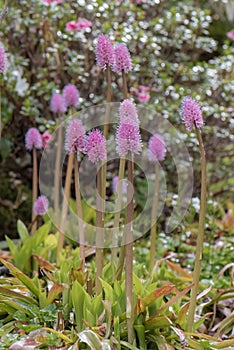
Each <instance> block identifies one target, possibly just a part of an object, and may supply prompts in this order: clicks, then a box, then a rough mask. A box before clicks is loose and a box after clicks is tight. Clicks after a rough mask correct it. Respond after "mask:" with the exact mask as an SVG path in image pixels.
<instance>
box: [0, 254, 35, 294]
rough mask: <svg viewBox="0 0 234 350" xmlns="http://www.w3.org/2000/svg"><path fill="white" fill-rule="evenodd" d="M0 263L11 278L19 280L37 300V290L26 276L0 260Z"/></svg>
mask: <svg viewBox="0 0 234 350" xmlns="http://www.w3.org/2000/svg"><path fill="white" fill-rule="evenodd" d="M0 261H1V263H2V264H3V265H5V266H6V267H7V268H8V269H9V270H10V272H11V273H12V275H13V276H15V277H16V278H17V279H18V280H20V282H22V283H23V284H24V285H25V286H26V287H27V288H28V289H29V290H30V292H31V293H32V294H33V295H35V296H36V297H37V298H39V289H38V288H37V287H36V285H35V284H34V282H33V281H32V280H31V279H30V278H29V277H28V276H26V275H25V274H24V273H23V272H21V271H20V270H19V269H18V268H17V267H15V266H14V265H12V264H11V263H9V262H7V261H5V260H4V259H1V258H0Z"/></svg>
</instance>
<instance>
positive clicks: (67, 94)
mask: <svg viewBox="0 0 234 350" xmlns="http://www.w3.org/2000/svg"><path fill="white" fill-rule="evenodd" d="M63 98H64V103H65V106H66V107H69V106H74V107H76V106H77V105H78V104H79V91H78V90H77V88H76V87H75V85H72V84H68V85H66V86H65V87H64V89H63Z"/></svg>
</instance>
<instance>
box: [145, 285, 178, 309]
mask: <svg viewBox="0 0 234 350" xmlns="http://www.w3.org/2000/svg"><path fill="white" fill-rule="evenodd" d="M174 287H175V286H174V284H169V285H166V286H162V287H159V288H157V289H156V290H154V291H153V292H152V293H150V294H148V295H147V296H145V297H144V298H140V299H141V303H140V305H141V310H139V312H143V311H145V308H146V306H149V305H150V304H152V303H153V302H154V301H155V300H157V299H158V298H160V297H162V296H164V295H167V294H170V293H171V291H172V290H173V289H174Z"/></svg>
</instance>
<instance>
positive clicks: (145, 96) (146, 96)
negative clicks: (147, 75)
mask: <svg viewBox="0 0 234 350" xmlns="http://www.w3.org/2000/svg"><path fill="white" fill-rule="evenodd" d="M137 98H138V101H139V102H148V101H149V99H150V95H149V94H147V93H145V92H140V93H139V94H138V95H137Z"/></svg>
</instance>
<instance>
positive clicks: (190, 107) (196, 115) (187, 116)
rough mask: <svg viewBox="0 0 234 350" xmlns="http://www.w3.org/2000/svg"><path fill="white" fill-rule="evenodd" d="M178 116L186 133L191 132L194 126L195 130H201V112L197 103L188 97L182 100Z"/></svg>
mask: <svg viewBox="0 0 234 350" xmlns="http://www.w3.org/2000/svg"><path fill="white" fill-rule="evenodd" d="M180 114H181V117H182V120H183V122H184V124H185V127H186V129H187V130H188V131H192V129H193V128H194V125H195V126H196V127H197V128H201V127H202V126H203V124H204V123H203V118H202V111H201V108H200V106H199V104H198V102H197V101H196V100H194V99H192V98H191V97H189V96H186V97H185V98H184V99H183V101H182V104H181V110H180Z"/></svg>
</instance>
